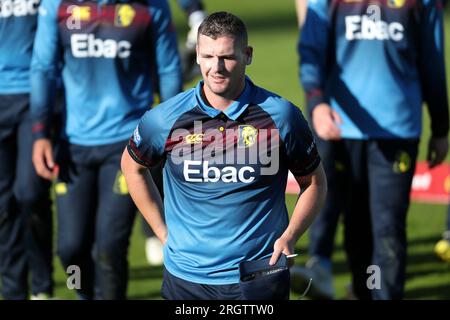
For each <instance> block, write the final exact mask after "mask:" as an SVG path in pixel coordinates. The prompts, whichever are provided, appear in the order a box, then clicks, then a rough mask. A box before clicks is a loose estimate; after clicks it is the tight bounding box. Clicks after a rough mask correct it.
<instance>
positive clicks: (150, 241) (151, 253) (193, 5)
mask: <svg viewBox="0 0 450 320" xmlns="http://www.w3.org/2000/svg"><path fill="white" fill-rule="evenodd" d="M178 4H179V6H180V7H181V9H182V10H183V11H184V12H185V13H186V16H187V19H188V25H189V32H188V34H187V38H186V44H185V49H184V51H182V52H181V65H182V68H183V81H184V82H189V81H191V80H193V79H194V78H195V77H197V76H200V75H201V73H200V67H199V65H198V64H197V62H196V52H195V46H196V44H197V30H198V27H199V25H200V23H201V22H202V21H203V19H204V18H205V17H206V12H205V10H204V4H203V1H202V0H178ZM151 175H152V178H153V180H154V182H155V184H156V187H157V188H158V190H159V192H160V194H161V196H162V197H163V190H162V167H161V166H160V165H159V166H156V167H154V168H152V169H151ZM141 217H142V216H141ZM142 231H143V233H144V235H145V236H146V241H145V256H146V258H147V262H148V264H149V265H151V266H161V265H162V264H163V246H162V243H161V241H160V240H159V239H158V237H156V236H155V234H154V232H153V231H152V229H151V228H150V227H149V226H148V224H147V223H146V222H145V221H143V223H142Z"/></svg>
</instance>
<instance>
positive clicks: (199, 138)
mask: <svg viewBox="0 0 450 320" xmlns="http://www.w3.org/2000/svg"><path fill="white" fill-rule="evenodd" d="M204 136H205V135H204V134H203V133H194V134H188V135H187V136H186V138H185V141H186V143H187V144H198V143H202V142H203V137H204Z"/></svg>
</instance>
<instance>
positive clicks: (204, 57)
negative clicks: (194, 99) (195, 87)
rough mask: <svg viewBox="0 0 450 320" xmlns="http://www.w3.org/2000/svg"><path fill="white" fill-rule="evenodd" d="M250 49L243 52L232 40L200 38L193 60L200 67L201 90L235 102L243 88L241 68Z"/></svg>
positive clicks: (242, 68) (226, 37)
mask: <svg viewBox="0 0 450 320" xmlns="http://www.w3.org/2000/svg"><path fill="white" fill-rule="evenodd" d="M251 55H252V48H251V47H246V48H243V47H242V45H240V43H239V41H237V40H236V39H235V38H232V37H228V36H224V37H219V38H217V39H213V38H210V37H208V36H205V35H200V36H199V39H198V44H197V59H198V63H199V64H200V70H201V72H202V76H203V80H204V82H205V87H204V90H207V91H209V93H213V94H215V95H219V96H222V97H225V98H228V99H235V98H236V97H237V95H239V94H240V92H241V90H242V89H243V87H244V84H245V66H246V65H247V63H249V59H251Z"/></svg>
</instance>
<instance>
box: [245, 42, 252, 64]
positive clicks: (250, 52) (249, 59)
mask: <svg viewBox="0 0 450 320" xmlns="http://www.w3.org/2000/svg"><path fill="white" fill-rule="evenodd" d="M245 51H246V55H247V62H246V63H247V65H250V64H251V63H252V58H253V48H252V47H250V46H248V47H247V48H246V49H245Z"/></svg>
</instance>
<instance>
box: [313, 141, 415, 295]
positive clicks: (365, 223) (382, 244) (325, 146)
mask: <svg viewBox="0 0 450 320" xmlns="http://www.w3.org/2000/svg"><path fill="white" fill-rule="evenodd" d="M318 145H319V151H320V152H322V153H321V156H322V159H323V162H324V166H325V170H326V173H327V178H328V180H329V182H328V184H329V195H328V199H327V202H326V205H325V207H324V209H323V210H322V212H321V213H320V214H319V216H318V219H317V220H316V221H315V222H314V224H313V226H312V228H311V230H310V231H311V241H312V242H311V244H310V251H311V253H312V254H318V255H322V256H330V255H331V251H332V248H333V241H334V232H335V229H336V224H337V221H338V218H339V213H340V212H341V211H343V212H344V227H345V231H344V233H345V249H346V252H347V258H348V262H349V267H350V270H351V273H352V279H353V280H352V281H353V290H354V292H355V294H356V295H357V296H358V297H359V298H361V299H401V298H403V294H404V284H405V273H406V254H407V252H406V249H407V246H406V215H407V211H408V207H409V194H410V190H411V182H412V178H413V174H414V170H415V165H416V157H417V150H418V140H406V139H403V140H402V139H399V140H393V139H392V140H369V141H362V140H349V139H345V140H342V141H338V142H327V141H320V142H319V141H318ZM370 265H376V266H378V267H379V268H380V275H381V288H380V289H373V288H372V289H369V288H368V286H367V279H368V278H369V276H370V275H371V274H370V273H368V272H367V268H368V267H369V266H370Z"/></svg>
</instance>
